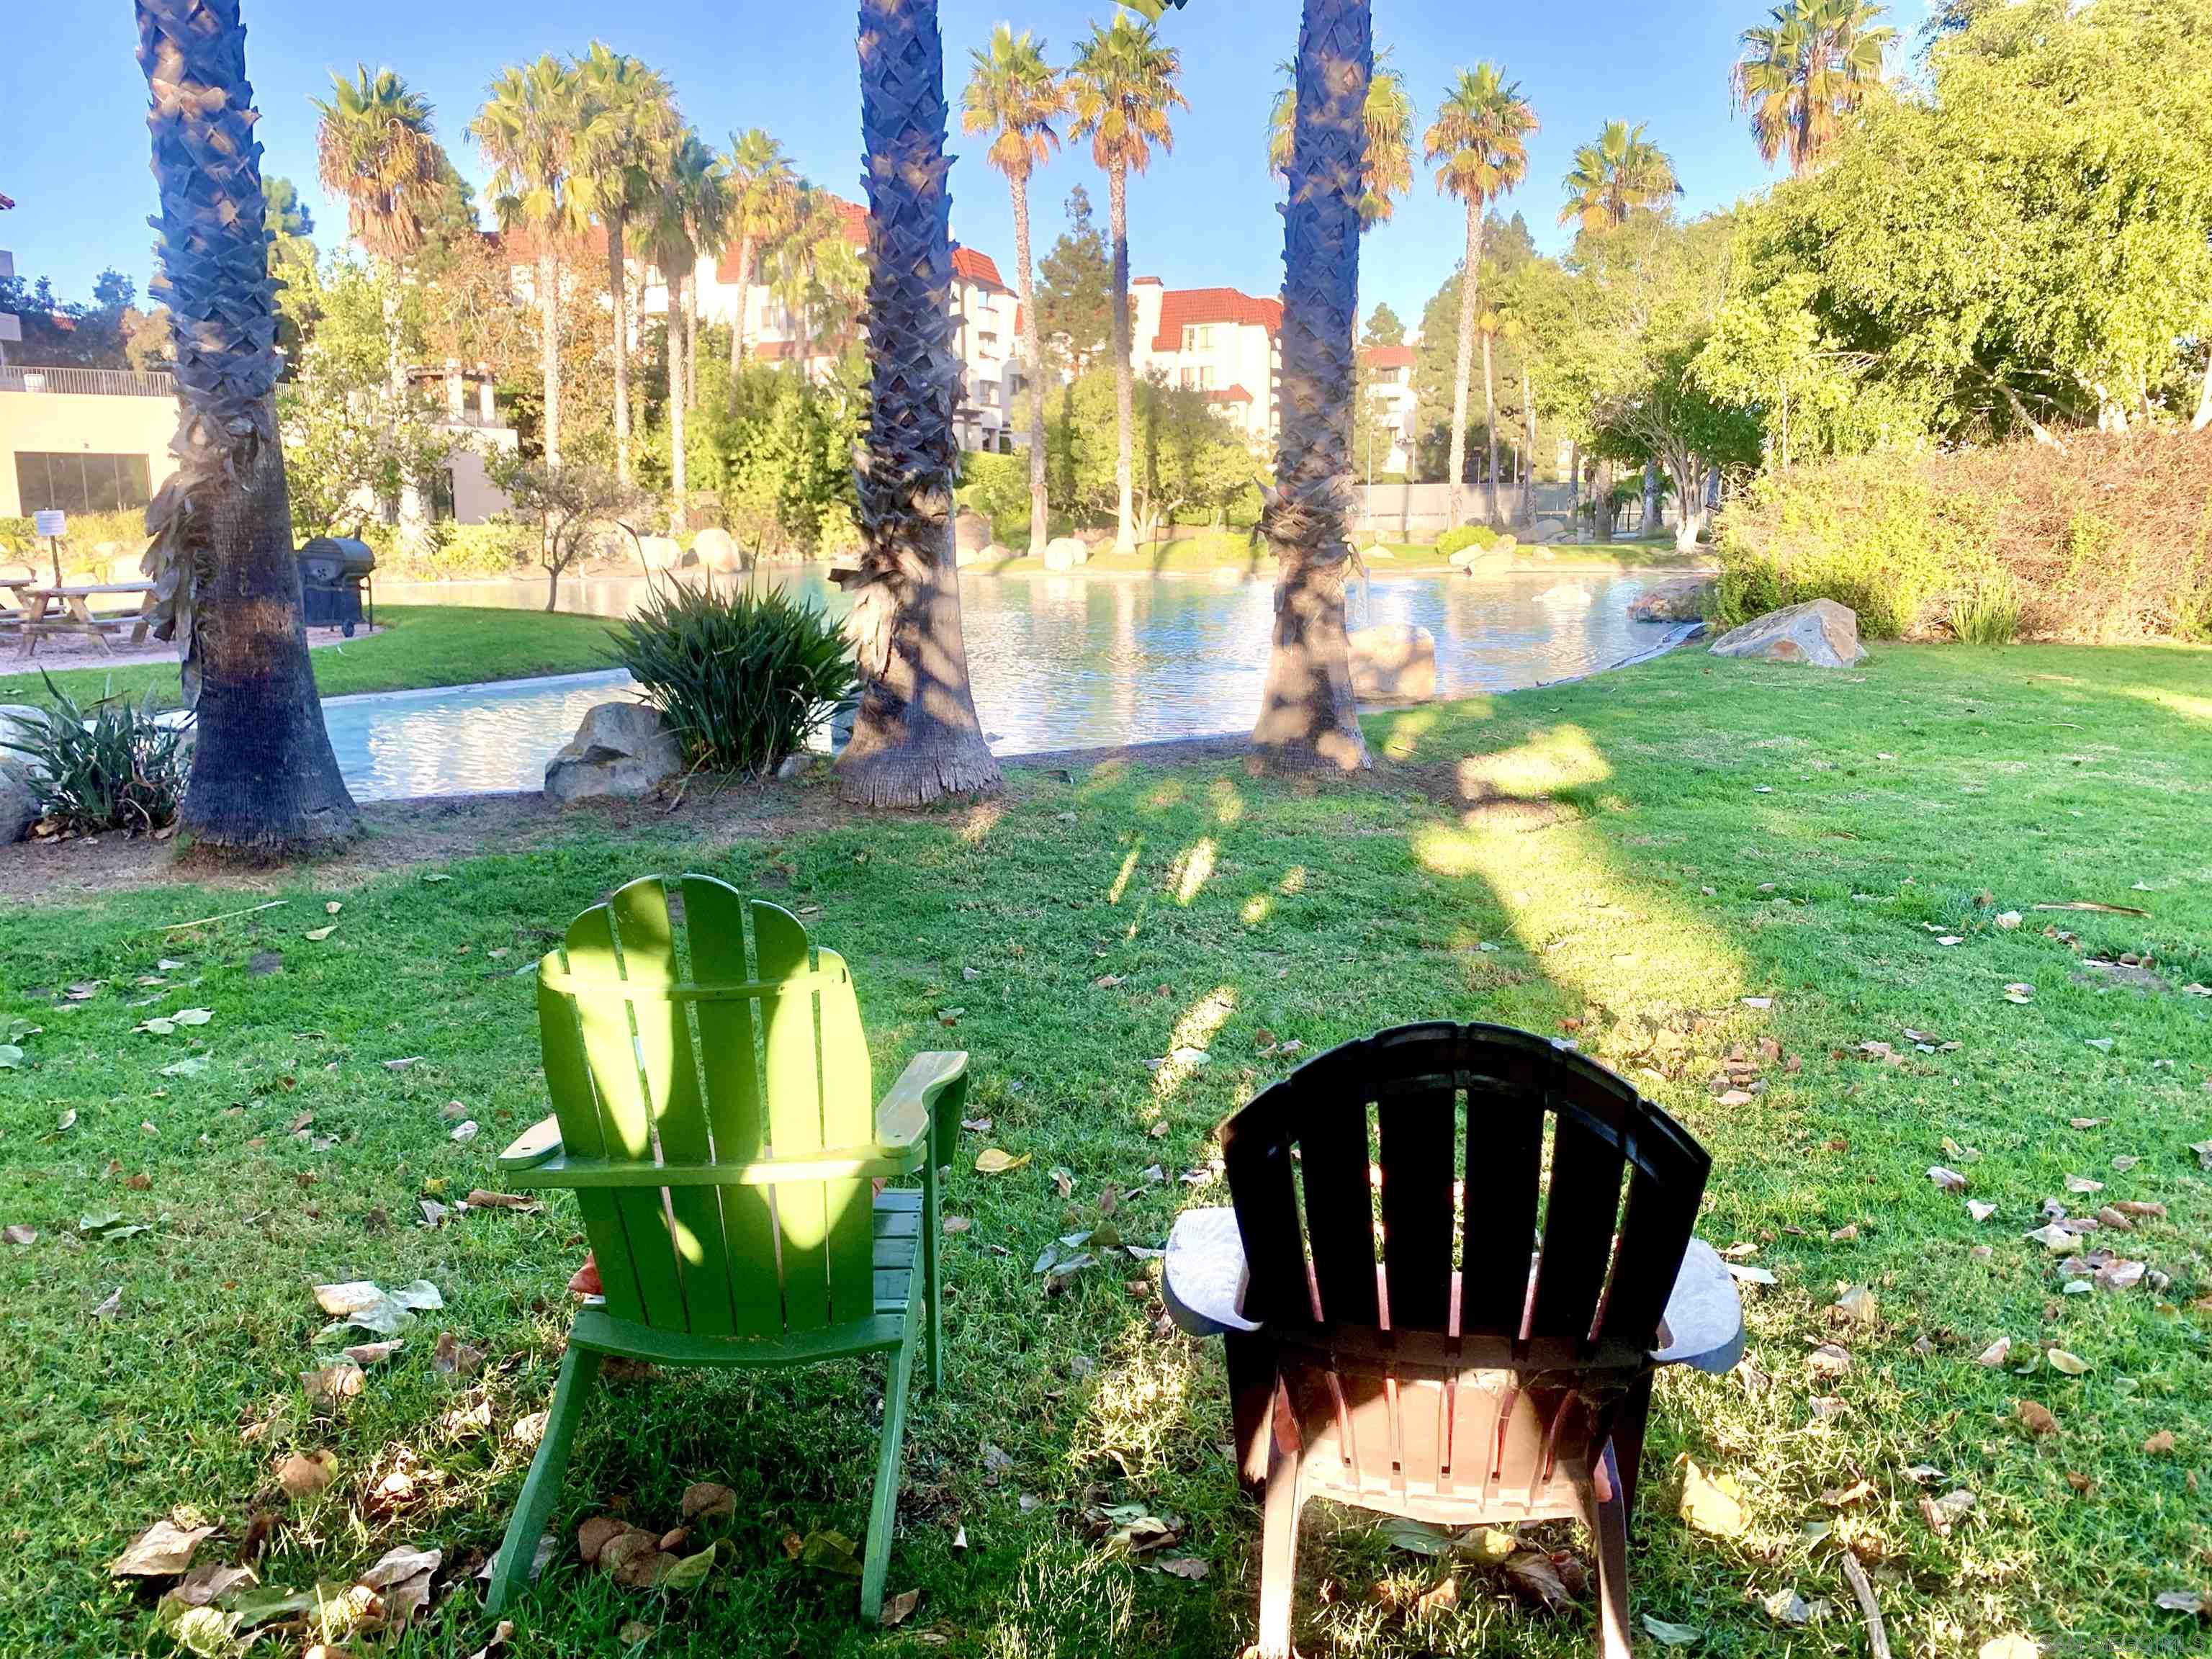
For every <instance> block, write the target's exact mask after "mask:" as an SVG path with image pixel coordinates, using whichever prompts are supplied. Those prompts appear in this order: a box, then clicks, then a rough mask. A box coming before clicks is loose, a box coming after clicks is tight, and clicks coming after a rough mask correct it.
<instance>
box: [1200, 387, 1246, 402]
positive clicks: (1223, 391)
mask: <svg viewBox="0 0 2212 1659" xmlns="http://www.w3.org/2000/svg"><path fill="white" fill-rule="evenodd" d="M1251 401H1252V394H1251V393H1250V392H1247V391H1246V390H1245V389H1244V388H1243V386H1220V387H1216V388H1215V389H1214V390H1213V391H1212V392H1207V393H1206V402H1208V403H1210V404H1249V403H1250V402H1251Z"/></svg>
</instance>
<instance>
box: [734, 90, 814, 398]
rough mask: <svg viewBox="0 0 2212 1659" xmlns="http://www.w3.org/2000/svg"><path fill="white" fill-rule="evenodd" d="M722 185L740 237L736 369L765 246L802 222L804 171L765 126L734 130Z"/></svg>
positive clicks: (741, 359) (740, 364)
mask: <svg viewBox="0 0 2212 1659" xmlns="http://www.w3.org/2000/svg"><path fill="white" fill-rule="evenodd" d="M722 188H723V191H724V194H725V195H726V197H727V198H728V201H729V204H730V221H731V223H730V228H731V231H732V234H735V236H736V238H737V242H738V284H739V289H740V291H739V293H738V315H737V320H736V321H735V322H734V323H733V324H732V325H731V329H730V374H731V375H732V378H734V377H735V376H736V374H737V373H738V369H739V368H742V367H744V361H745V322H746V317H745V312H746V304H745V300H746V295H745V292H744V290H745V289H748V288H749V287H750V284H751V283H752V281H753V273H754V271H755V270H756V268H757V264H758V261H759V258H760V252H761V250H762V249H763V247H766V246H773V245H774V244H775V242H777V241H778V240H781V238H783V237H786V236H788V235H790V234H792V233H793V231H794V230H796V229H797V228H798V218H799V191H800V188H801V185H800V182H799V176H798V174H796V173H793V171H792V169H791V161H790V159H789V158H788V157H787V156H786V155H784V153H783V146H782V145H781V144H780V143H777V142H776V141H775V139H774V138H773V137H770V136H769V133H768V132H767V131H765V130H764V129H763V128H760V127H748V128H747V129H745V131H743V132H733V133H732V134H731V135H730V148H729V150H728V152H727V153H726V155H724V156H723V157H722Z"/></svg>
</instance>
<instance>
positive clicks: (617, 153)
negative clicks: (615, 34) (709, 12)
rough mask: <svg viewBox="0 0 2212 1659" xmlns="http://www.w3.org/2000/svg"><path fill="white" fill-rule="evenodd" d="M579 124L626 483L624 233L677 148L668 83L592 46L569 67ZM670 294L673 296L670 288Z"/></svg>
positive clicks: (619, 462)
mask: <svg viewBox="0 0 2212 1659" xmlns="http://www.w3.org/2000/svg"><path fill="white" fill-rule="evenodd" d="M574 72H575V76H576V78H577V81H578V82H579V83H580V84H579V88H578V90H579V94H580V103H581V110H580V116H581V118H582V121H583V128H584V130H583V140H582V144H581V148H580V155H579V156H578V159H577V164H578V167H579V168H580V176H579V179H578V180H577V186H578V194H579V196H580V197H581V198H582V200H583V203H584V207H585V210H586V212H587V213H588V214H589V215H590V216H592V217H593V218H595V219H597V220H598V221H599V223H600V224H601V225H602V226H603V227H605V231H606V237H607V295H608V297H609V299H610V300H611V301H612V305H611V310H612V311H613V313H614V348H615V349H614V372H615V475H616V477H618V478H620V479H621V480H622V481H623V483H629V476H630V475H629V424H630V423H629V335H630V307H629V226H630V222H631V221H632V220H633V219H635V218H636V217H637V216H640V215H650V214H652V213H653V211H654V210H655V208H656V195H657V192H658V190H659V181H660V174H661V172H662V169H663V168H664V167H666V166H667V165H668V160H669V155H670V153H671V150H672V149H674V148H675V144H676V137H677V134H676V129H677V125H678V123H677V115H676V103H675V99H674V96H673V95H672V94H671V92H670V91H669V87H668V82H666V81H665V80H663V79H662V78H661V76H659V75H658V74H657V73H655V72H654V71H653V70H650V69H647V67H646V66H645V65H644V64H641V63H640V62H639V61H638V60H637V59H636V58H632V57H630V56H629V55H628V54H627V53H624V52H616V51H614V50H612V49H611V48H610V47H608V46H605V45H604V44H603V43H601V42H599V41H597V40H594V41H592V44H591V47H590V49H589V50H588V51H587V52H586V53H585V54H584V56H583V57H581V58H578V59H577V60H576V64H575V71H574ZM670 291H671V294H672V293H673V292H674V291H675V289H674V288H673V287H672V286H671V290H670Z"/></svg>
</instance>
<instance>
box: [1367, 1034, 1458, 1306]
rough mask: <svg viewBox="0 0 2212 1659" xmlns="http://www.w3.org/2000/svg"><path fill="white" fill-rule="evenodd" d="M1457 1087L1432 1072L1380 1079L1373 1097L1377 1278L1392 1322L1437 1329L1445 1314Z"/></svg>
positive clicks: (1449, 1275)
mask: <svg viewBox="0 0 2212 1659" xmlns="http://www.w3.org/2000/svg"><path fill="white" fill-rule="evenodd" d="M1457 1115H1458V1091H1457V1090H1455V1089H1454V1088H1453V1087H1452V1086H1451V1083H1450V1079H1449V1078H1446V1079H1443V1083H1442V1085H1441V1086H1439V1084H1438V1082H1437V1079H1435V1078H1434V1077H1433V1076H1424V1077H1421V1078H1419V1079H1415V1080H1414V1081H1413V1082H1411V1083H1409V1084H1406V1085H1395V1084H1393V1083H1391V1082H1389V1081H1388V1080H1386V1081H1384V1082H1383V1084H1382V1085H1380V1087H1379V1088H1378V1090H1377V1098H1376V1103H1375V1118H1376V1144H1377V1146H1378V1147H1379V1149H1380V1152H1381V1157H1380V1160H1379V1162H1380V1166H1381V1170H1382V1208H1383V1283H1384V1284H1385V1285H1387V1286H1388V1288H1389V1292H1390V1323H1391V1324H1392V1325H1393V1326H1394V1327H1396V1326H1411V1327H1413V1328H1418V1329H1422V1330H1435V1331H1440V1330H1443V1328H1444V1326H1445V1322H1447V1321H1448V1320H1449V1318H1450V1317H1451V1281H1452V1232H1453V1226H1452V1185H1453V1169H1452V1166H1453V1164H1454V1162H1455V1155H1456V1152H1457V1146H1458V1140H1459V1125H1458V1122H1457Z"/></svg>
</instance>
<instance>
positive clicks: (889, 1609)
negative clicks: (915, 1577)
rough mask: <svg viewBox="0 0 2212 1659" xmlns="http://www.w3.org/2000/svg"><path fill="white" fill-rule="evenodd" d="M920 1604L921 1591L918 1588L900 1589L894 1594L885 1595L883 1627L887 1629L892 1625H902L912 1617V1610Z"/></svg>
mask: <svg viewBox="0 0 2212 1659" xmlns="http://www.w3.org/2000/svg"><path fill="white" fill-rule="evenodd" d="M920 1606H921V1591H920V1590H918V1589H910V1590H901V1591H900V1592H899V1593H898V1594H897V1595H887V1596H885V1597H884V1613H883V1622H884V1628H885V1629H887V1630H888V1629H890V1628H891V1627H892V1626H898V1625H903V1624H904V1623H906V1621H907V1620H909V1619H911V1618H913V1617H914V1610H915V1608H916V1607H920Z"/></svg>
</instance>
